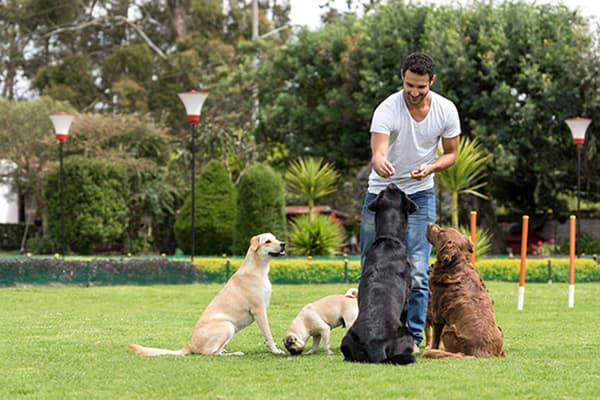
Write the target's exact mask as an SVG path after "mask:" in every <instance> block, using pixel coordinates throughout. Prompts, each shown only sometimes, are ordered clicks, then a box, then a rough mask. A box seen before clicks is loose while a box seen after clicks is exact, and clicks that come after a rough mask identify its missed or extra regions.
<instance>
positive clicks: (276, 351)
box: [271, 347, 285, 354]
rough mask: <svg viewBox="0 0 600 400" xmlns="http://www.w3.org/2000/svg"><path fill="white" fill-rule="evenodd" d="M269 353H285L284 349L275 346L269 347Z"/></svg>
mask: <svg viewBox="0 0 600 400" xmlns="http://www.w3.org/2000/svg"><path fill="white" fill-rule="evenodd" d="M271 353H273V354H285V351H283V350H281V349H278V348H277V347H275V348H273V349H271Z"/></svg>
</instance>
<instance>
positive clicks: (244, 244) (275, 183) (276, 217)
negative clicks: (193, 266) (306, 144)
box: [233, 163, 287, 254]
mask: <svg viewBox="0 0 600 400" xmlns="http://www.w3.org/2000/svg"><path fill="white" fill-rule="evenodd" d="M265 232H271V233H272V234H274V235H275V236H276V237H277V238H278V239H279V240H281V241H283V242H285V241H286V239H287V229H286V217H285V186H284V182H283V179H282V178H281V176H280V175H279V174H278V173H277V172H275V171H274V170H273V169H272V168H271V167H269V166H268V165H266V164H263V163H256V164H253V165H252V166H251V167H250V168H249V169H248V171H247V172H246V173H245V174H244V175H243V176H242V178H241V179H240V183H239V184H238V200H237V221H236V224H235V234H234V244H233V253H234V254H245V253H246V250H247V249H248V245H249V244H250V239H251V238H252V237H253V236H256V235H258V234H261V233H265Z"/></svg>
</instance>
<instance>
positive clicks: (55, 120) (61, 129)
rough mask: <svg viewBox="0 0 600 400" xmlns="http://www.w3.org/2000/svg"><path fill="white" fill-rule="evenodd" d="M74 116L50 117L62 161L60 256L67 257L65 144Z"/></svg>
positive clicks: (66, 114) (53, 115) (60, 115)
mask: <svg viewBox="0 0 600 400" xmlns="http://www.w3.org/2000/svg"><path fill="white" fill-rule="evenodd" d="M74 118H75V116H74V115H71V114H68V113H65V112H58V113H54V114H52V115H50V119H51V120H52V124H53V125H54V133H55V135H56V140H58V157H59V159H60V254H61V256H63V257H64V256H65V189H64V187H65V172H64V169H63V143H64V142H66V140H67V138H68V137H69V128H70V127H71V123H72V122H73V119H74Z"/></svg>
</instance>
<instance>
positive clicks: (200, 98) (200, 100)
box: [177, 90, 208, 262]
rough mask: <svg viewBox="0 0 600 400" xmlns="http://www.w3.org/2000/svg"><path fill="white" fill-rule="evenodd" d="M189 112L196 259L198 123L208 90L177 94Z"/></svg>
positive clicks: (192, 258) (193, 247)
mask: <svg viewBox="0 0 600 400" xmlns="http://www.w3.org/2000/svg"><path fill="white" fill-rule="evenodd" d="M177 95H178V96H179V98H180V99H181V101H182V102H183V105H184V106H185V111H186V113H187V119H188V122H189V123H190V124H192V248H191V252H192V254H191V260H192V262H193V261H194V255H195V253H196V252H195V249H196V124H198V122H200V113H201V111H202V105H203V104H204V100H206V98H207V97H208V92H198V91H196V90H192V91H189V92H184V93H178V94H177Z"/></svg>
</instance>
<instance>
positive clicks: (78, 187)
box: [43, 157, 129, 254]
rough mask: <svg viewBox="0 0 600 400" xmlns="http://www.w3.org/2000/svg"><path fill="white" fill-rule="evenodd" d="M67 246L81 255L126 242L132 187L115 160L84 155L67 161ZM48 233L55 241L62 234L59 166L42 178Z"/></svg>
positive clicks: (65, 203)
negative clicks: (130, 189)
mask: <svg viewBox="0 0 600 400" xmlns="http://www.w3.org/2000/svg"><path fill="white" fill-rule="evenodd" d="M64 184H65V186H64V195H65V202H64V210H65V217H64V221H65V245H66V246H67V247H68V248H69V249H71V250H72V251H75V252H77V253H80V254H91V253H92V252H94V251H95V250H96V249H97V248H98V247H102V246H109V245H113V244H120V243H123V240H124V238H125V232H126V227H127V197H128V192H129V187H128V185H127V174H126V172H125V169H124V168H123V167H122V166H120V165H117V164H115V163H111V162H109V161H102V160H92V159H86V158H83V157H69V158H67V159H65V161H64ZM43 196H44V200H45V204H46V211H47V213H48V232H49V236H50V238H51V239H53V241H54V242H55V243H59V242H60V239H61V235H60V223H59V221H60V190H59V168H58V166H57V165H55V166H54V167H53V168H52V169H51V170H50V171H49V172H48V174H47V175H46V176H45V177H44V181H43Z"/></svg>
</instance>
